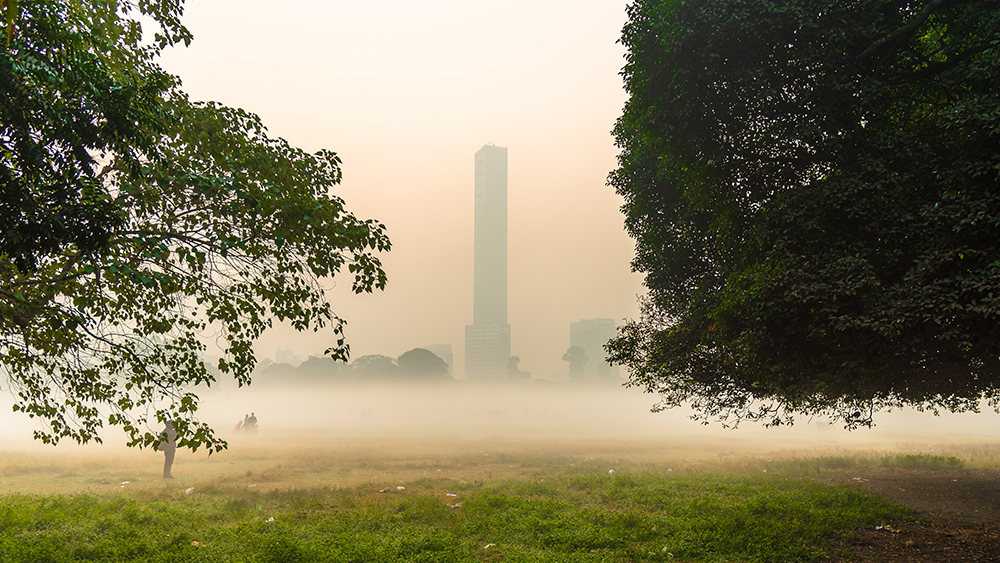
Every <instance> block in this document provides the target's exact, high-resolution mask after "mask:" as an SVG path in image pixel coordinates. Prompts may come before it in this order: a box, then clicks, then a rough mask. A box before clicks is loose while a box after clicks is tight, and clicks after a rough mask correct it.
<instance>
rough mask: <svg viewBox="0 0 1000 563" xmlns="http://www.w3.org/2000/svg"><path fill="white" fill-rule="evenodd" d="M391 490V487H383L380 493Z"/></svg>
mask: <svg viewBox="0 0 1000 563" xmlns="http://www.w3.org/2000/svg"><path fill="white" fill-rule="evenodd" d="M389 490H390V489H389V487H386V488H384V489H382V490H381V491H379V492H380V493H388V492H389Z"/></svg>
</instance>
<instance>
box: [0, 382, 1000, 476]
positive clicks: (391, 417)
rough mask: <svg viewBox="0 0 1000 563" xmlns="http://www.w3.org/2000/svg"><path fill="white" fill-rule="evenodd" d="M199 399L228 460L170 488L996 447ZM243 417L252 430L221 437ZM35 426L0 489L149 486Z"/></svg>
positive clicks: (541, 391) (548, 400)
mask: <svg viewBox="0 0 1000 563" xmlns="http://www.w3.org/2000/svg"><path fill="white" fill-rule="evenodd" d="M201 395H202V399H203V403H202V407H201V410H200V419H201V420H202V421H204V422H207V423H209V424H211V425H212V426H213V428H215V430H216V431H217V432H218V434H219V435H220V436H221V437H223V438H225V439H226V440H228V441H229V449H227V450H225V451H222V452H220V453H217V454H213V455H211V456H208V455H207V453H206V452H205V451H204V450H201V451H198V452H195V453H191V452H188V451H186V450H184V451H180V452H179V453H178V456H177V461H176V462H175V464H174V473H175V476H176V477H177V481H176V484H182V485H184V486H188V485H192V484H196V483H204V482H205V481H212V480H218V479H238V480H240V481H241V482H246V483H250V484H252V485H253V486H257V484H258V483H259V484H260V486H272V487H309V486H317V485H322V486H353V485H357V484H359V483H369V482H372V483H378V482H380V480H383V481H386V482H390V481H391V482H392V483H396V482H397V481H398V482H399V483H404V482H405V481H407V480H409V479H414V478H418V477H427V476H429V475H438V476H441V477H448V478H452V479H472V478H477V477H478V478H482V477H484V476H496V475H502V474H503V472H512V473H511V474H512V475H516V474H517V473H516V472H517V471H519V469H518V468H517V466H516V464H513V463H512V464H510V465H509V467H508V464H507V462H506V461H504V460H506V459H508V457H505V456H515V457H516V456H520V455H528V456H535V457H539V456H540V457H543V458H546V457H548V458H553V459H562V458H565V459H566V460H569V461H566V463H567V464H568V463H570V462H571V461H572V460H595V459H596V460H604V461H606V462H607V463H608V467H609V468H614V467H616V463H621V462H623V461H625V460H627V461H629V462H630V463H645V464H652V465H653V466H655V467H659V468H672V467H683V466H690V465H692V464H695V465H697V464H705V465H709V466H721V467H725V466H727V465H726V464H734V463H743V461H741V460H753V459H772V458H778V457H791V456H794V457H812V456H819V455H855V454H858V455H868V454H872V453H875V452H884V453H890V452H903V453H921V454H931V455H956V454H957V455H962V452H963V451H966V452H972V453H974V452H975V451H977V450H976V448H978V447H979V446H978V445H982V444H996V443H997V442H1000V417H998V416H997V415H996V414H995V413H993V412H992V411H987V412H985V413H983V414H958V415H956V414H942V415H941V416H939V417H935V416H933V415H931V414H929V413H917V412H914V411H910V410H906V411H900V412H893V413H883V414H881V415H879V416H877V417H876V422H877V426H876V427H875V428H873V429H870V430H867V429H862V430H856V431H853V432H848V431H845V430H844V429H842V428H841V427H839V426H835V425H831V424H829V423H828V422H827V421H825V420H817V419H814V420H806V419H803V420H801V421H800V422H799V423H797V424H796V425H795V426H793V427H783V428H763V427H761V426H759V425H754V424H744V425H741V426H740V427H739V428H738V429H735V430H734V429H723V428H721V427H720V426H718V425H715V424H713V425H709V426H704V425H701V424H699V423H697V422H695V421H692V420H690V419H689V414H690V413H689V412H687V411H685V410H683V409H677V410H672V411H666V412H662V413H655V414H654V413H651V412H649V407H650V406H651V405H652V404H653V402H654V401H653V399H654V398H653V397H652V396H650V395H645V394H643V393H641V392H640V391H638V390H636V389H626V388H623V387H622V386H621V385H619V384H618V383H617V382H613V381H611V382H601V383H596V382H593V383H583V384H581V383H574V382H540V381H534V382H520V383H517V384H514V383H503V384H501V383H496V384H485V383H472V382H468V381H462V380H457V381H455V380H451V381H441V382H436V383H431V384H423V385H414V384H406V383H398V382H396V383H388V382H387V383H381V384H368V385H361V384H342V385H310V386H275V385H265V384H254V385H252V386H250V387H249V388H234V387H226V386H223V387H220V388H219V389H214V388H213V389H211V390H207V391H205V392H203V393H201ZM250 412H253V413H254V414H255V415H256V416H257V418H258V421H259V422H258V424H259V432H258V433H257V434H256V435H246V434H243V433H237V432H235V431H234V427H235V425H236V423H237V422H238V421H240V420H242V419H243V417H244V415H245V414H249V413H250ZM36 427H37V426H36V423H35V422H34V421H33V420H31V419H28V418H27V417H24V416H22V415H19V414H16V413H11V412H10V410H9V401H8V402H7V404H6V405H3V408H2V409H0V491H2V492H39V493H45V492H71V491H80V490H104V489H116V488H123V487H138V486H145V487H151V486H162V485H161V484H162V483H163V481H162V480H160V479H159V478H158V473H159V471H160V468H161V466H162V455H160V454H158V453H157V452H153V451H150V450H136V449H130V448H126V447H125V446H124V437H123V436H122V434H121V433H120V432H119V431H118V430H117V429H107V431H106V432H105V433H104V434H102V437H103V439H104V444H103V445H87V446H78V445H76V444H74V443H67V442H64V443H61V444H60V445H59V446H58V447H52V446H47V445H43V444H40V443H38V442H34V441H32V439H31V431H32V430H33V429H34V428H36ZM962 448H966V449H965V450H963V449H962ZM491 455H492V456H493V457H492V458H491V457H489V456H491ZM470 460H471V461H470ZM494 460H495V461H494ZM560 463H561V462H560ZM199 486H200V485H199ZM248 486H249V485H248Z"/></svg>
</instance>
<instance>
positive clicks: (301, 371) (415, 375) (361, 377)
mask: <svg viewBox="0 0 1000 563" xmlns="http://www.w3.org/2000/svg"><path fill="white" fill-rule="evenodd" d="M448 371H449V370H448V364H447V363H445V361H444V360H442V359H441V358H440V357H438V356H437V355H436V354H434V353H433V352H431V351H430V350H426V349H424V348H414V349H412V350H410V351H409V352H405V353H404V354H402V355H400V356H399V357H398V358H395V359H393V358H391V357H389V356H383V355H381V354H371V355H367V356H361V357H359V358H357V359H355V360H354V361H353V362H351V363H346V362H343V361H339V360H334V359H333V358H330V357H328V356H322V357H318V356H313V357H310V358H309V359H308V360H306V361H304V362H302V364H301V365H299V366H298V367H296V366H292V365H291V364H283V363H278V364H275V363H270V364H268V365H266V366H264V365H262V366H261V367H260V368H258V371H257V374H256V377H259V378H260V382H261V383H262V384H269V385H272V384H293V383H302V384H321V383H336V382H377V381H393V382H398V381H412V382H427V383H429V382H438V381H452V380H453V379H454V378H453V377H452V376H451V375H450V374H449V373H448Z"/></svg>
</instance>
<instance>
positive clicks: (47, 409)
mask: <svg viewBox="0 0 1000 563" xmlns="http://www.w3.org/2000/svg"><path fill="white" fill-rule="evenodd" d="M20 6H21V12H20V15H19V17H18V18H17V20H16V24H17V25H16V27H15V30H14V33H13V35H12V36H11V35H9V33H10V32H9V31H8V36H7V37H9V38H10V39H11V41H10V45H9V46H8V47H6V48H4V50H2V57H0V67H2V69H0V73H4V72H6V74H3V75H2V78H3V79H4V80H10V81H11V83H12V84H16V85H17V88H20V89H21V90H23V91H24V92H25V94H24V96H22V97H20V98H19V97H7V98H4V99H3V103H0V107H2V111H3V113H2V114H0V117H2V119H3V122H2V123H0V128H2V131H3V134H2V135H0V142H3V143H5V145H4V147H3V148H4V153H3V154H4V156H3V157H2V159H0V161H2V166H3V174H4V176H3V178H2V180H3V182H4V183H3V201H4V205H5V206H7V207H5V217H6V212H7V210H8V209H9V210H12V212H13V213H14V214H15V216H16V219H15V220H14V221H12V222H10V223H8V224H5V225H4V232H3V236H4V240H3V246H2V248H0V254H2V255H3V259H0V270H2V271H0V353H2V356H0V365H2V368H3V370H4V372H5V373H6V375H7V377H8V379H9V381H10V387H11V388H12V390H13V391H15V393H16V395H17V402H16V404H15V407H14V408H15V410H19V411H23V412H25V413H27V414H28V415H29V416H32V417H38V418H40V419H41V420H43V421H45V422H46V423H47V428H46V429H45V430H42V431H38V432H36V433H35V435H36V438H39V439H41V440H43V441H45V442H51V443H56V442H58V441H59V440H60V439H61V438H70V439H74V440H76V441H78V442H87V441H91V440H94V441H100V436H99V434H98V430H99V429H100V428H101V427H102V426H104V425H105V424H110V425H117V426H121V427H122V428H123V429H124V430H125V431H126V433H127V435H128V437H129V445H130V446H135V445H138V446H150V445H152V444H153V443H155V441H156V440H157V435H156V433H157V432H158V430H159V428H160V424H159V423H162V422H163V421H164V420H166V419H172V420H174V424H175V426H176V428H177V430H178V432H179V434H180V437H181V438H180V441H179V444H180V445H181V446H182V447H184V446H186V447H190V448H192V449H197V448H198V447H200V446H206V447H208V448H210V449H212V450H218V449H221V448H223V447H225V442H224V441H222V440H220V439H218V438H216V437H215V435H214V433H213V432H212V429H211V428H209V427H208V426H207V425H205V424H204V423H201V422H200V421H198V419H197V417H196V412H197V407H198V398H197V396H196V395H195V394H194V393H193V392H192V391H191V388H192V387H193V386H194V385H197V384H199V383H208V384H210V383H211V382H212V381H213V380H214V376H213V374H212V372H211V371H210V370H208V369H206V366H205V364H204V363H203V362H202V359H201V358H202V354H203V352H204V350H205V344H204V340H205V337H206V335H207V334H209V333H211V334H212V335H213V336H214V337H215V341H216V342H218V343H219V344H220V345H221V347H222V348H223V351H224V354H225V355H224V357H223V359H220V360H219V362H218V366H217V368H218V371H219V372H221V373H222V374H224V375H226V376H232V377H234V378H235V379H236V380H237V381H238V382H239V383H240V384H241V385H242V384H249V383H250V380H251V379H250V375H251V372H252V371H253V368H254V364H255V360H254V357H253V353H252V344H253V341H254V340H255V339H256V338H257V337H258V336H260V334H261V333H262V332H263V331H264V330H265V329H267V328H268V327H270V326H271V325H272V323H273V321H274V320H275V319H277V320H281V321H288V322H289V323H290V324H291V325H292V326H293V327H294V328H296V329H297V330H320V329H324V328H326V329H329V330H331V331H332V334H333V337H334V339H335V342H334V343H333V344H334V345H333V346H331V348H330V349H328V350H327V354H329V355H331V356H332V357H334V358H336V359H341V360H346V358H347V354H348V352H349V349H348V348H347V345H346V344H345V342H344V339H343V321H341V320H340V319H339V318H338V317H337V316H336V315H335V314H334V313H333V311H332V308H331V306H330V304H329V303H328V302H327V301H326V299H325V297H324V293H323V287H322V284H321V280H322V279H323V278H327V277H331V276H334V275H335V274H337V273H339V272H340V271H341V270H342V269H343V268H344V267H345V266H346V268H347V269H348V271H349V272H350V273H351V274H353V277H354V283H353V288H354V290H355V291H356V292H370V291H372V290H373V289H375V288H383V287H384V285H385V282H386V279H385V273H384V272H383V271H382V268H381V264H380V262H379V260H378V258H377V256H376V255H375V254H376V253H378V252H381V251H386V250H388V249H389V247H390V245H389V241H388V239H387V238H386V236H385V234H384V228H383V226H382V225H381V224H379V223H378V222H376V221H372V220H361V219H358V218H356V217H355V216H354V215H352V214H351V213H349V212H347V211H346V210H345V208H344V202H343V201H342V200H341V199H340V198H337V197H335V196H332V195H330V190H331V189H332V188H333V187H334V186H335V185H336V184H337V183H339V181H340V178H341V171H340V159H339V158H338V157H337V156H336V154H334V153H332V152H329V151H325V150H321V151H319V152H317V153H315V154H309V153H306V152H304V151H302V150H300V149H297V148H294V147H292V146H290V145H289V144H288V143H287V142H286V141H284V140H283V139H274V138H271V137H269V136H268V135H267V132H266V129H265V127H264V125H263V124H262V123H261V122H260V119H259V118H258V117H257V116H255V115H253V114H251V113H248V112H245V111H242V110H238V109H233V108H227V107H224V106H220V105H218V104H213V103H197V102H192V101H190V100H188V98H187V97H186V96H185V95H184V93H183V92H182V91H181V90H180V89H179V80H177V79H176V78H174V77H170V76H168V75H167V74H166V73H164V72H163V71H162V70H160V69H159V67H158V66H157V65H156V64H155V59H154V58H155V55H156V54H157V53H158V52H159V51H158V49H160V48H163V47H164V46H165V45H169V44H172V43H175V42H177V41H178V40H183V41H187V40H189V39H190V34H188V33H187V31H186V30H185V29H184V28H183V26H182V25H181V24H180V22H179V20H178V17H179V15H180V13H181V3H180V2H179V1H177V0H160V1H145V0H144V1H142V2H139V3H137V4H136V3H133V2H130V1H121V2H103V3H78V2H61V1H57V0H48V1H37V2H21V3H20ZM140 14H141V15H140ZM140 17H146V18H152V19H153V20H154V21H156V22H158V23H160V25H161V27H162V28H163V29H162V30H161V34H160V35H158V36H157V43H156V44H155V45H152V46H150V45H145V44H143V43H142V41H141V38H142V30H141V26H140V22H139V20H140ZM42 23H44V24H45V25H44V26H43V25H42ZM39 45H41V46H43V47H44V49H43V47H40V46H39ZM45 49H48V51H46V50H45ZM39 53H41V54H39ZM43 55H44V58H39V57H42V56H43ZM51 60H55V61H57V63H52V64H59V65H65V67H64V68H62V67H60V68H57V69H55V70H51V69H48V67H46V61H51ZM4 65H6V66H4ZM39 68H41V69H42V70H39ZM60 73H62V74H60ZM60 77H62V78H60ZM42 78H45V79H46V80H48V82H46V81H45V80H42ZM60 80H63V81H64V82H65V88H63V90H59V89H58V88H56V86H59V85H60V84H62V82H60ZM53 84H55V85H56V86H53ZM129 85H132V86H129ZM130 87H132V88H133V89H135V90H137V91H138V90H142V91H143V92H145V93H144V94H142V95H137V96H133V95H132V94H131V93H129V92H124V93H122V92H120V90H121V89H128V88H130ZM143 88H145V90H143ZM74 89H75V90H74ZM21 90H18V96H20V95H21ZM11 91H13V90H11ZM77 91H79V92H80V93H79V95H77V94H75V92H77ZM8 92H9V91H8V89H7V88H6V87H5V88H4V93H5V94H7V93H8ZM108 92H112V93H116V94H115V95H116V96H119V97H118V98H116V97H114V96H111V94H108ZM73 96H76V97H75V98H74V97H73ZM109 96H110V97H111V98H113V99H112V102H114V103H110V102H109V103H108V104H105V105H104V106H102V105H101V104H102V103H103V102H102V100H104V98H107V97H109ZM119 98H120V99H119ZM26 100H27V101H26ZM31 103H35V104H36V105H38V107H39V108H42V109H40V110H36V109H32V108H31V107H29V106H30V104H31ZM5 104H6V105H5ZM18 104H21V106H18ZM25 104H27V105H25ZM60 104H63V105H66V106H67V107H69V109H66V110H65V112H66V113H67V114H71V115H72V116H74V117H73V119H75V121H73V120H69V121H67V119H68V118H67V119H62V117H61V116H60V114H59V113H58V112H60V111H63V110H61V109H60V107H61V106H60ZM115 104H118V105H115ZM70 106H71V107H70ZM11 108H14V109H11ZM18 108H21V109H18ZM15 110H16V111H15ZM42 110H44V111H45V112H50V113H49V114H46V113H44V112H43V113H39V112H40V111H42ZM18 111H20V112H21V113H18ZM53 112H54V113H53ZM73 112H77V113H73ZM22 114H24V115H27V116H28V117H30V118H31V119H33V120H34V121H30V120H27V121H25V120H22V121H24V123H22V122H21V121H18V119H20V118H19V117H18V116H19V115H22ZM12 116H13V117H12ZM26 119H27V118H26ZM49 120H54V121H52V123H51V124H49ZM116 120H125V123H117V122H116ZM56 125H60V126H64V127H63V128H60V127H56ZM18 127H20V128H21V129H18ZM91 130H94V131H98V132H100V134H101V135H103V137H101V136H97V137H95V139H96V140H92V139H91V138H90V137H87V136H86V134H88V132H89V131H91ZM18 135H21V137H25V138H23V139H22V138H20V137H18ZM63 137H65V139H64V138H63ZM72 143H78V144H77V145H73V144H72ZM74 159H75V160H74ZM32 167H35V168H37V169H38V170H41V171H42V172H44V173H47V174H49V175H50V177H47V176H45V175H44V174H43V173H42V172H38V173H36V172H33V171H32V170H34V169H33V168H32ZM64 209H67V210H69V211H68V212H67V213H66V214H64V213H63V211H62V210H64ZM35 210H41V211H38V212H37V213H36V212H35ZM74 210H76V211H74ZM33 213H34V214H33ZM74 213H75V215H74ZM64 217H76V218H74V219H73V220H72V221H69V220H67V223H66V224H67V225H69V227H68V228H67V229H66V232H59V231H58V229H57V230H53V231H51V235H52V236H50V237H49V238H45V237H42V238H40V239H32V238H31V237H32V236H33V235H32V233H34V232H36V231H37V230H38V229H43V228H45V225H47V224H48V222H55V223H59V222H60V221H61V220H62V219H63V218H64ZM81 217H82V219H81ZM91 219H93V220H91ZM154 422H156V424H155V425H154Z"/></svg>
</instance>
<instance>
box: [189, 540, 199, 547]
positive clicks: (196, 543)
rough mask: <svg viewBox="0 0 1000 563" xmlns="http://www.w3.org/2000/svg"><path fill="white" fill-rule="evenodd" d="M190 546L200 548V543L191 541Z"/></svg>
mask: <svg viewBox="0 0 1000 563" xmlns="http://www.w3.org/2000/svg"><path fill="white" fill-rule="evenodd" d="M191 545H193V546H195V547H201V542H200V541H193V542H191Z"/></svg>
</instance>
